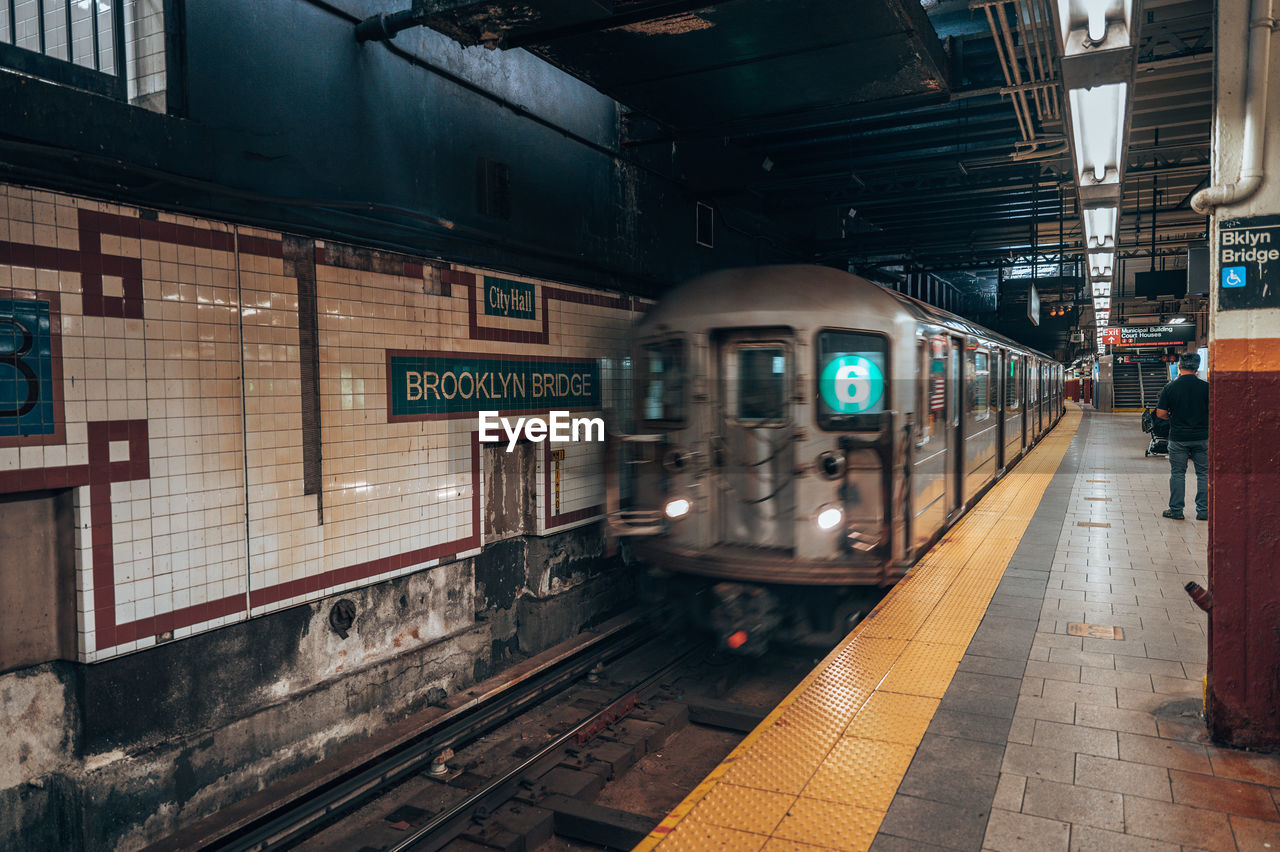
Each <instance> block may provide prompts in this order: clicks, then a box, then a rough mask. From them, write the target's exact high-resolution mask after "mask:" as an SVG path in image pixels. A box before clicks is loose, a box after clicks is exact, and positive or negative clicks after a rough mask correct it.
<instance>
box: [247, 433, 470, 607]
mask: <svg viewBox="0 0 1280 852" xmlns="http://www.w3.org/2000/svg"><path fill="white" fill-rule="evenodd" d="M480 544H481V535H480V436H479V434H478V433H476V432H472V433H471V534H470V535H468V536H467V537H466V538H462V539H457V540H455V541H447V542H443V543H441V544H433V545H431V546H430V547H422V548H419V549H417V550H410V551H408V552H406V553H399V554H396V555H394V556H384V557H381V558H379V559H370V560H369V561H367V562H357V563H356V564H354V565H347V566H345V567H343V568H334V569H333V570H331V571H326V572H324V573H323V574H317V575H315V576H313V577H303V578H301V579H298V580H290V581H288V582H285V583H278V584H277V585H274V586H268V587H266V588H262V589H254V590H252V591H251V592H250V593H249V602H250V606H252V607H255V608H256V607H261V606H266V605H268V604H273V603H276V602H277V601H282V600H285V599H286V598H292V597H296V596H297V595H303V594H308V593H310V592H318V591H320V590H321V589H324V588H327V587H329V586H338V585H342V584H344V583H353V582H357V581H359V580H363V579H365V578H367V577H373V576H376V575H378V574H385V573H386V572H388V571H399V570H400V569H402V568H408V567H410V566H413V565H417V564H419V563H422V562H427V561H430V560H432V559H439V558H442V557H445V556H453V555H454V554H458V553H461V552H463V551H465V550H471V549H473V548H476V547H479V546H480Z"/></svg>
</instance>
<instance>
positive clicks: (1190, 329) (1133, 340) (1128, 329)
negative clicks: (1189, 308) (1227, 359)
mask: <svg viewBox="0 0 1280 852" xmlns="http://www.w3.org/2000/svg"><path fill="white" fill-rule="evenodd" d="M1195 339H1196V327H1195V325H1194V324H1191V323H1183V324H1180V325H1135V326H1128V325H1113V326H1109V327H1107V328H1104V329H1103V330H1102V342H1103V343H1106V344H1109V345H1111V346H1122V347H1123V346H1177V345H1179V344H1183V343H1190V342H1191V341H1193V340H1195Z"/></svg>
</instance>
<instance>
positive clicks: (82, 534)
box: [0, 185, 641, 661]
mask: <svg viewBox="0 0 1280 852" xmlns="http://www.w3.org/2000/svg"><path fill="white" fill-rule="evenodd" d="M299 245H301V246H302V248H303V252H302V255H301V260H298V259H297V258H296V257H294V255H297V247H298V246H299ZM290 246H291V247H293V252H294V254H293V255H291V254H290V253H289V252H288V251H286V248H287V247H290ZM311 258H314V263H312V262H311ZM485 276H486V273H485V272H484V271H483V270H475V269H469V268H463V267H459V266H455V265H450V264H447V263H441V262H436V261H427V260H423V259H416V258H407V257H403V256H400V255H393V254H390V253H386V252H376V251H371V250H367V249H360V248H353V247H348V246H338V245H333V244H330V245H326V244H325V243H323V242H320V241H310V240H305V241H304V240H301V239H300V238H296V237H290V236H287V235H281V234H279V233H272V232H269V231H264V230H258V229H253V228H246V227H237V226H233V225H229V224H225V223H222V222H214V221H206V220H200V219H193V218H189V217H183V216H174V215H169V214H166V213H157V212H154V211H148V210H138V209H133V208H128V207H121V206H118V205H113V204H106V203H100V202H97V201H91V200H86V199H82V198H77V197H72V196H68V195H61V194H54V193H47V192H40V191H33V190H29V189H26V188H22V187H17V186H5V185H0V332H6V331H8V332H10V334H9V335H8V337H9V341H10V342H9V344H8V345H7V353H6V352H0V356H4V357H0V381H11V382H12V383H13V384H12V385H11V387H10V389H9V390H8V391H7V395H6V392H0V494H5V493H15V492H22V491H35V490H43V489H50V488H68V487H69V488H74V489H75V491H74V494H75V524H76V530H75V541H76V588H77V601H78V606H77V608H78V613H77V625H78V627H77V629H78V641H79V655H80V659H81V660H83V661H97V660H102V659H106V658H109V657H113V656H116V655H119V654H122V653H127V652H130V651H134V650H138V649H142V648H146V647H149V646H152V645H154V644H155V643H156V642H157V641H168V640H170V639H181V638H182V637H184V636H188V635H191V634H193V633H196V632H199V631H204V630H209V629H212V628H216V627H219V626H222V625H225V624H228V623H231V622H233V621H238V620H242V619H247V618H250V617H253V616H257V615H261V614H264V613H267V612H271V611H274V610H277V609H281V608H284V607H288V606H292V605H295V604H298V603H302V602H305V601H312V600H315V599H317V598H320V597H324V596H327V595H331V594H333V593H336V592H340V591H342V590H344V589H349V588H353V587H356V586H360V585H367V584H370V583H374V582H377V581H380V580H384V579H387V578H390V577H394V576H398V575H402V574H406V573H411V572H414V571H418V570H422V569H423V568H426V567H429V566H431V565H433V564H436V563H438V562H440V561H447V560H450V559H453V558H456V557H460V556H466V555H470V554H473V553H475V552H478V551H479V549H480V548H481V546H482V544H484V543H485V542H486V541H487V539H486V531H485V529H484V518H483V515H484V513H483V511H482V510H481V507H482V505H483V503H482V497H483V495H482V494H481V493H480V490H481V483H482V481H483V477H482V476H480V475H479V470H478V468H479V465H480V464H481V463H482V462H481V458H482V456H483V455H485V454H482V453H481V451H480V445H479V443H478V440H477V436H476V423H477V421H476V417H475V415H474V413H467V414H458V413H454V414H450V415H442V416H423V417H417V418H404V417H393V416H392V415H391V412H390V409H389V405H388V369H389V363H390V358H389V353H391V352H397V351H399V352H405V351H407V352H410V353H429V354H432V355H441V354H444V355H448V354H450V353H484V354H487V355H493V356H505V357H508V358H511V359H515V360H517V361H522V362H528V361H535V362H537V361H540V360H542V359H545V360H546V361H547V362H548V363H551V362H555V361H556V360H557V359H559V360H560V361H564V360H566V359H574V360H577V361H591V360H593V359H599V358H603V357H608V356H612V355H614V354H616V353H617V351H618V347H619V342H620V340H621V339H622V336H623V335H624V332H625V330H626V329H627V328H628V327H629V325H630V324H631V323H632V322H633V320H634V317H635V313H636V311H637V310H639V309H640V308H641V306H639V305H638V304H636V303H635V302H634V301H633V300H632V299H630V298H629V297H625V296H614V295H608V294H603V293H600V292H595V291H589V290H584V289H581V288H576V287H569V286H564V285H559V284H554V283H551V282H546V281H538V280H533V279H527V278H520V277H519V276H513V275H510V274H505V273H504V274H503V275H502V277H503V278H504V279H507V280H508V281H514V282H517V283H518V284H520V285H527V289H528V291H529V292H531V293H532V309H531V310H529V311H524V312H517V313H518V314H520V315H514V316H501V315H490V314H489V313H487V312H486V310H485V309H484V306H483V302H484V298H483V292H484V287H485V281H486V277H485ZM307 278H311V279H312V280H313V283H312V284H311V285H310V286H312V287H313V288H314V290H313V291H310V292H313V294H314V295H313V296H310V297H304V298H313V299H314V305H315V307H316V312H315V314H314V316H315V326H316V340H317V341H318V343H317V346H316V349H315V351H316V352H317V354H318V372H317V376H318V378H317V384H316V388H315V389H316V390H318V402H319V423H320V440H319V455H320V457H322V459H323V461H322V464H321V467H320V475H319V479H318V483H319V488H318V489H316V488H312V489H308V488H307V487H306V484H305V477H304V452H305V451H304V428H303V427H304V423H303V419H304V418H303V410H304V405H305V403H304V398H305V397H306V394H307V392H308V391H309V390H310V388H309V387H304V378H303V370H302V367H301V363H302V361H303V359H304V358H305V357H306V349H305V347H304V348H303V349H302V350H300V316H307V315H309V314H308V313H307V312H306V310H305V302H304V311H303V314H300V311H299V293H300V292H304V293H306V292H308V290H307V287H308V284H307V283H306V282H305V281H304V280H303V279H307ZM528 314H532V315H531V316H530V315H528ZM302 324H303V325H305V321H304V322H303V323H302ZM0 336H3V335H2V334H0ZM28 337H29V338H30V339H29V341H28ZM0 343H3V341H0ZM5 348H6V347H5V346H0V349H5ZM5 358H7V362H6V361H5ZM0 390H3V389H0ZM316 395H317V394H314V393H313V398H314V397H315V396H316ZM5 400H10V401H9V402H6V401H5ZM575 413H581V414H583V415H586V416H597V415H599V414H600V412H599V411H595V412H589V411H584V412H575ZM557 447H558V448H561V449H564V450H565V452H564V454H563V457H561V456H560V454H559V453H556V454H555V455H554V456H553V448H552V446H551V445H550V444H543V445H542V446H541V447H538V448H536V452H535V453H534V456H535V465H536V467H535V470H536V474H535V475H536V479H537V495H538V496H537V500H538V506H537V507H536V512H535V517H536V519H537V521H536V529H534V530H528V531H529V532H533V533H536V534H545V533H548V532H554V531H558V530H563V529H568V528H569V527H571V526H573V525H575V524H582V523H588V522H590V521H591V519H593V518H595V517H597V516H598V515H599V513H600V510H601V506H602V504H603V499H604V493H603V482H602V476H601V456H600V446H599V445H595V444H591V445H588V444H567V445H557ZM308 491H311V492H313V493H308ZM316 491H318V492H319V493H314V492H316Z"/></svg>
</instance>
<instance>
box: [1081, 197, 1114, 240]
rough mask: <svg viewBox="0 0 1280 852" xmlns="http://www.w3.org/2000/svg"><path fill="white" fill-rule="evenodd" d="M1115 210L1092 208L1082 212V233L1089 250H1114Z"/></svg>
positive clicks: (1110, 208)
mask: <svg viewBox="0 0 1280 852" xmlns="http://www.w3.org/2000/svg"><path fill="white" fill-rule="evenodd" d="M1116 219H1117V208H1115V207H1094V208H1092V209H1090V208H1086V209H1085V211H1084V233H1085V237H1086V238H1087V240H1088V244H1089V248H1090V250H1093V249H1100V248H1105V249H1114V248H1115V245H1116Z"/></svg>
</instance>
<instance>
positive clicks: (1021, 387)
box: [1018, 355, 1031, 454]
mask: <svg viewBox="0 0 1280 852" xmlns="http://www.w3.org/2000/svg"><path fill="white" fill-rule="evenodd" d="M1030 377H1031V359H1030V358H1028V357H1026V356H1025V355H1024V356H1023V357H1022V363H1021V364H1019V365H1018V407H1019V408H1020V409H1021V411H1019V412H1018V429H1019V431H1020V432H1021V433H1022V449H1021V450H1019V453H1020V454H1021V453H1025V452H1026V451H1027V445H1029V444H1030V443H1031V437H1030V435H1029V434H1028V433H1029V432H1030V431H1031V388H1030V387H1029V385H1030V382H1029V381H1028V380H1029V379H1030Z"/></svg>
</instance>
